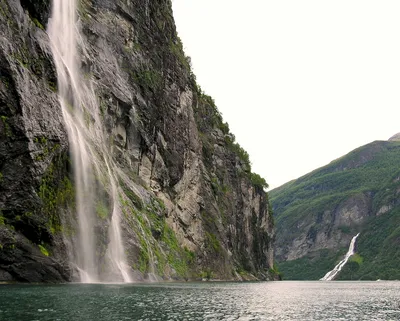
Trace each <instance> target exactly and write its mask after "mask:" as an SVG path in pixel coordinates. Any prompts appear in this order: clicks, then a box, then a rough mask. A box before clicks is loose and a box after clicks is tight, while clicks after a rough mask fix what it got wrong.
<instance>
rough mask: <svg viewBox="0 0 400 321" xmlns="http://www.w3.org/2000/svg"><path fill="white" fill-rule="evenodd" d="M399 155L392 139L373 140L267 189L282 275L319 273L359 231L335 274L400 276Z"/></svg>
mask: <svg viewBox="0 0 400 321" xmlns="http://www.w3.org/2000/svg"><path fill="white" fill-rule="evenodd" d="M399 159H400V145H399V142H398V141H395V140H393V139H392V140H390V141H377V142H373V143H370V144H368V145H365V146H362V147H360V148H358V149H356V150H354V151H352V152H351V153H349V154H348V155H345V156H343V157H341V158H339V159H337V160H335V161H333V162H331V163H330V164H329V165H327V166H324V167H322V168H320V169H317V170H315V171H313V172H311V173H309V174H307V175H305V176H303V177H301V178H299V179H297V180H295V181H292V182H289V183H287V184H285V185H283V186H281V187H279V188H277V189H275V190H273V191H271V193H270V194H271V200H272V204H273V207H274V212H275V215H276V221H277V241H276V259H277V261H278V262H280V264H279V266H280V268H281V269H282V272H283V273H284V274H285V275H286V277H287V278H289V279H319V278H321V277H323V276H324V275H325V273H326V272H328V271H330V270H331V269H332V268H333V267H334V266H335V264H336V263H337V262H338V261H340V259H341V258H342V257H343V255H344V254H345V253H346V251H347V249H348V247H349V244H350V241H351V239H352V237H353V236H355V235H356V234H357V233H360V236H359V238H358V239H357V243H356V251H357V253H358V254H357V256H355V257H354V258H351V259H350V263H349V264H348V265H347V266H346V267H345V268H344V269H343V272H342V273H341V274H340V276H339V277H341V278H344V279H350V278H352V279H377V278H381V279H396V278H398V277H399V274H398V271H396V269H395V266H396V265H397V264H398V262H399V259H400V252H399V251H398V250H397V249H398V248H399V238H398V235H399V234H398V233H399V229H398V226H399V223H400V215H399V214H400V207H399V201H398V195H399V191H400V189H399V188H400V185H399V169H398V161H399ZM388 248H389V249H390V250H388Z"/></svg>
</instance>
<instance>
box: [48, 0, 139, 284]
mask: <svg viewBox="0 0 400 321" xmlns="http://www.w3.org/2000/svg"><path fill="white" fill-rule="evenodd" d="M75 1H76V0H54V1H53V3H52V14H51V18H50V19H49V25H48V30H47V31H48V35H49V38H50V43H51V49H52V53H53V57H54V62H55V66H56V69H57V80H58V82H57V85H58V92H59V100H60V104H61V107H62V111H63V118H64V122H65V127H66V130H67V133H68V138H69V145H70V151H71V155H72V165H73V170H74V186H75V190H76V214H77V215H76V216H77V221H78V225H79V227H78V230H79V231H78V235H77V237H75V238H74V239H72V240H71V243H72V245H71V248H72V252H73V253H71V261H72V263H73V265H75V266H76V268H77V270H78V271H79V274H80V280H81V282H83V283H96V282H102V281H113V282H119V281H124V282H130V281H131V280H130V276H129V268H128V266H127V264H126V262H125V261H126V260H125V254H124V253H125V252H124V247H123V243H122V240H121V231H120V209H119V204H118V190H117V187H116V183H115V182H116V177H115V175H114V174H113V173H114V172H115V171H114V167H115V166H113V160H112V157H111V153H110V146H108V144H107V140H106V139H105V134H104V132H103V128H104V126H103V124H102V121H101V118H100V108H99V104H98V102H97V98H96V95H95V92H94V89H93V87H94V84H93V83H91V82H90V80H88V79H85V78H84V77H83V73H82V71H81V70H80V66H79V63H78V61H79V58H78V57H79V56H80V55H81V54H83V53H84V52H85V47H84V46H85V45H84V42H83V40H82V36H81V35H80V33H79V27H78V23H77V21H78V19H77V12H76V10H77V7H76V2H75ZM78 41H79V45H78ZM100 182H101V183H100ZM99 184H101V185H102V186H99ZM100 187H101V188H100ZM104 191H105V193H106V194H108V195H109V196H110V197H109V198H110V199H109V200H107V203H109V204H111V205H110V206H109V207H110V209H111V210H110V213H109V215H110V216H111V224H110V228H109V245H108V249H107V255H106V256H105V260H106V261H105V262H103V264H102V265H103V266H104V265H105V266H106V267H107V268H106V269H105V270H107V271H106V273H103V274H102V273H101V271H99V270H98V266H99V258H98V257H96V251H97V250H96V244H97V243H98V240H97V237H98V235H96V220H97V217H96V206H98V202H103V200H102V199H103V198H104V195H103V194H104Z"/></svg>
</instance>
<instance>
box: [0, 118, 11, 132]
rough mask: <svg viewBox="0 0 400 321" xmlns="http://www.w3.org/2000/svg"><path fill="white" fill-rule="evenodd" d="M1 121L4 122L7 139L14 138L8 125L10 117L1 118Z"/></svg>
mask: <svg viewBox="0 0 400 321" xmlns="http://www.w3.org/2000/svg"><path fill="white" fill-rule="evenodd" d="M0 119H1V121H2V122H3V126H4V132H5V134H6V136H7V137H12V131H11V127H10V125H9V124H8V117H7V116H0Z"/></svg>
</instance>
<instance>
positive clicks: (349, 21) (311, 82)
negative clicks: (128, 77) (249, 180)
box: [173, 0, 400, 188]
mask: <svg viewBox="0 0 400 321" xmlns="http://www.w3.org/2000/svg"><path fill="white" fill-rule="evenodd" d="M173 9H174V16H175V21H176V24H177V28H178V34H179V36H180V37H181V39H182V41H183V45H184V48H185V52H186V53H187V55H189V56H190V57H191V58H192V65H193V69H194V73H195V74H196V76H197V80H198V83H199V84H200V86H201V87H202V88H203V90H204V91H205V92H206V93H207V94H209V95H211V96H212V97H213V98H214V99H215V101H216V104H217V106H218V108H219V110H220V111H221V113H222V115H223V117H224V120H225V121H227V122H228V123H229V126H230V128H231V131H232V132H233V133H234V134H235V136H236V139H237V141H238V142H239V144H240V145H241V146H242V147H243V148H244V149H246V150H247V151H248V152H249V154H250V159H251V161H252V164H253V171H255V172H257V173H259V174H260V175H261V176H263V177H264V178H265V179H266V180H267V182H268V183H269V185H270V186H271V187H272V188H274V187H278V186H279V185H281V184H283V183H285V182H287V181H289V180H292V179H294V178H297V177H300V176H302V175H304V174H306V173H308V172H309V171H311V170H314V169H316V168H318V167H320V166H323V165H325V164H327V163H329V162H330V161H332V160H333V159H336V158H338V157H340V156H342V155H344V154H346V153H348V152H349V151H351V150H352V149H354V148H356V147H359V146H361V145H364V144H366V143H369V142H371V141H374V140H386V139H388V138H389V137H390V136H392V135H394V134H396V133H397V132H400V19H399V17H400V1H399V0H392V1H390V0H374V1H372V0H370V1H369V0H334V1H331V0H329V1H328V0H273V1H272V0H246V1H244V0H240V1H239V0H173Z"/></svg>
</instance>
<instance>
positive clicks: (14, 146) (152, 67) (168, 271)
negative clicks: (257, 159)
mask: <svg viewBox="0 0 400 321" xmlns="http://www.w3.org/2000/svg"><path fill="white" fill-rule="evenodd" d="M49 8H50V6H49V1H39V2H37V1H29V0H17V1H2V2H0V17H1V19H0V29H1V30H2V36H1V40H2V41H1V43H0V56H1V59H0V77H1V82H0V116H1V121H0V133H1V136H0V173H1V176H0V177H1V178H0V208H1V213H0V279H4V280H18V281H53V282H57V281H62V280H71V279H72V278H73V277H74V275H75V272H74V267H73V266H72V267H71V266H70V264H69V259H68V258H69V256H68V255H69V254H68V253H69V252H70V251H71V246H73V242H72V241H71V238H73V235H74V233H75V232H74V229H75V223H74V188H73V185H74V182H73V178H72V175H71V171H72V168H71V162H70V160H69V155H68V139H67V136H66V132H65V128H64V125H63V120H62V113H61V109H60V106H59V102H58V99H57V80H56V76H55V71H54V64H53V61H52V56H51V54H50V49H49V43H48V37H47V34H46V32H45V30H44V28H45V26H46V25H47V21H48V18H49V14H50V13H49ZM79 27H80V28H81V30H82V34H83V39H82V43H81V44H80V45H81V55H82V61H81V66H82V70H83V73H84V78H85V79H88V81H90V82H91V83H92V84H93V86H94V87H95V88H94V90H95V92H96V95H97V97H98V102H99V114H100V117H101V119H102V122H103V126H104V130H105V132H106V134H107V137H109V140H110V148H112V154H113V158H114V160H115V162H116V163H117V164H118V171H117V173H116V175H117V176H118V178H119V183H120V186H119V188H120V190H121V193H120V195H121V200H122V211H123V217H122V219H123V224H122V225H123V238H124V244H125V249H126V252H127V253H126V254H127V258H128V262H129V264H130V265H131V266H132V269H133V270H134V271H135V272H132V273H136V274H135V275H136V277H137V278H138V279H141V278H146V275H147V274H148V273H153V274H157V275H158V276H159V277H162V278H164V279H170V278H179V279H183V278H186V279H188V278H189V279H197V278H220V279H242V278H262V279H266V278H270V277H272V276H271V274H270V269H272V268H273V248H272V244H273V240H274V227H273V220H272V217H271V211H270V208H269V202H268V198H267V195H266V193H265V192H264V190H263V187H264V186H265V185H266V184H265V181H264V180H263V179H261V178H260V177H259V176H258V175H256V174H254V173H252V172H251V168H250V163H249V159H248V155H247V153H246V152H245V151H244V150H243V149H241V148H240V146H239V145H238V144H237V143H235V141H234V136H233V135H232V134H231V133H230V131H229V127H228V125H227V124H225V123H224V122H223V120H222V117H221V115H220V114H219V112H218V110H217V108H216V107H215V104H214V102H213V100H212V99H211V98H210V97H208V96H206V95H205V94H204V93H203V92H202V91H201V89H200V88H199V87H198V86H197V84H196V81H195V77H194V75H193V74H192V72H191V69H190V59H189V58H187V57H186V56H185V55H184V53H183V50H182V44H181V42H180V40H179V38H178V37H177V34H176V30H175V25H174V20H173V17H172V9H171V2H170V1H158V0H151V1H147V2H146V3H145V4H143V2H141V1H136V0H134V1H130V2H124V1H108V0H102V1H98V0H92V1H89V0H84V1H81V2H80V6H79ZM72 167H73V164H72ZM98 180H99V182H100V181H101V178H98ZM106 190H107V189H105V191H106ZM103 207H105V208H106V207H107V206H103ZM105 211H107V209H106V210H105ZM99 212H100V213H99V222H98V233H101V234H104V238H103V242H102V244H99V245H98V246H99V250H98V253H100V254H99V255H100V256H101V255H105V253H104V246H105V245H106V244H107V242H108V241H107V235H106V230H107V228H106V227H107V226H108V225H109V216H108V218H107V213H106V214H105V215H103V214H102V212H103V211H102V210H101V211H100V210H99ZM99 260H100V259H99Z"/></svg>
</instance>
